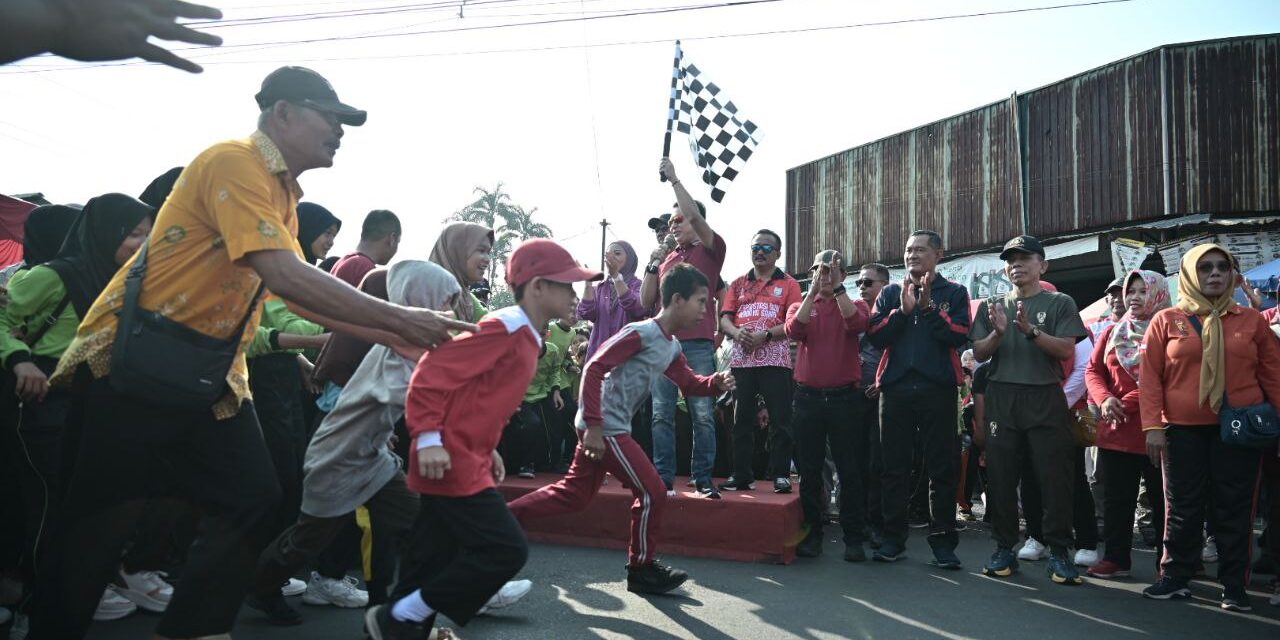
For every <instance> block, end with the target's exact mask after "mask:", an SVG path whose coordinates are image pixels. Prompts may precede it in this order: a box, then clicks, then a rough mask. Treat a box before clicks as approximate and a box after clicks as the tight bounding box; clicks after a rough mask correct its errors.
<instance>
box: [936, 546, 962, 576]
mask: <svg viewBox="0 0 1280 640" xmlns="http://www.w3.org/2000/svg"><path fill="white" fill-rule="evenodd" d="M930 564H932V565H933V566H935V567H937V568H939V569H948V570H950V571H959V570H961V569H963V568H964V564H962V563H961V562H960V556H957V555H956V552H955V551H953V550H951V549H949V548H946V547H937V548H935V549H934V550H933V560H932V561H931V562H930Z"/></svg>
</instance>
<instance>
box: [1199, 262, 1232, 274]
mask: <svg viewBox="0 0 1280 640" xmlns="http://www.w3.org/2000/svg"><path fill="white" fill-rule="evenodd" d="M1196 271H1199V272H1200V273H1213V272H1214V271H1221V272H1223V273H1231V262H1229V261H1227V260H1217V261H1214V262H1201V263H1198V264H1196Z"/></svg>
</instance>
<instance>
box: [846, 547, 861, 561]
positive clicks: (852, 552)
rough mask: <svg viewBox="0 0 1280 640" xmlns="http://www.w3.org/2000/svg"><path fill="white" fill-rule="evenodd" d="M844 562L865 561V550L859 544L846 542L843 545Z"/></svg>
mask: <svg viewBox="0 0 1280 640" xmlns="http://www.w3.org/2000/svg"><path fill="white" fill-rule="evenodd" d="M844 561H845V562H866V561H867V552H866V551H863V549H862V545H861V544H846V545H845V546H844Z"/></svg>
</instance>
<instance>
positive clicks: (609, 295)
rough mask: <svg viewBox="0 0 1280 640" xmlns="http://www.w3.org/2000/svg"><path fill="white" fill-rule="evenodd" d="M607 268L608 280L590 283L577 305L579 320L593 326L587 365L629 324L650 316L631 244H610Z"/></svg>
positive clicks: (618, 242)
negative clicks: (641, 292)
mask: <svg viewBox="0 0 1280 640" xmlns="http://www.w3.org/2000/svg"><path fill="white" fill-rule="evenodd" d="M604 264H605V267H606V268H607V269H608V274H609V277H608V278H606V279H605V280H604V281H603V282H599V283H590V282H588V283H587V288H586V290H585V291H583V292H582V301H581V302H579V303H578V317H579V318H581V319H583V320H589V321H591V323H592V329H591V340H590V341H589V342H588V343H587V354H586V358H585V359H584V362H586V361H589V360H591V356H593V355H595V352H596V349H599V348H600V345H602V344H604V342H605V341H606V340H608V339H609V338H612V337H613V334H615V333H617V332H618V331H621V330H622V328H623V327H625V326H626V325H627V324H629V323H632V322H636V321H638V320H644V319H645V318H646V317H648V316H649V310H648V309H645V308H644V305H642V304H640V279H639V278H637V277H636V266H637V265H638V264H639V260H638V258H637V257H636V250H635V249H633V248H632V247H631V243H629V242H625V241H622V240H619V241H617V242H614V243H613V244H610V245H609V247H608V249H607V250H606V251H605V253H604Z"/></svg>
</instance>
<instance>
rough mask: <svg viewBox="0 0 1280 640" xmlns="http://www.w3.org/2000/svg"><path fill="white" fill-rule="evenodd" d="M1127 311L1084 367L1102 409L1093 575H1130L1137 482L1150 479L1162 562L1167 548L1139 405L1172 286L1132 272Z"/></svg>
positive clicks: (1157, 480) (1124, 294) (1124, 290)
mask: <svg viewBox="0 0 1280 640" xmlns="http://www.w3.org/2000/svg"><path fill="white" fill-rule="evenodd" d="M1120 295H1121V298H1122V299H1123V300H1124V303H1125V308H1126V310H1127V311H1126V312H1125V314H1124V316H1122V317H1121V318H1119V319H1118V320H1117V321H1116V322H1115V323H1113V324H1111V325H1109V326H1107V328H1106V329H1104V330H1103V331H1102V333H1101V334H1099V336H1098V342H1097V344H1096V345H1095V346H1094V349H1093V356H1092V357H1091V358H1090V359H1089V366H1088V368H1086V369H1085V374H1084V375H1085V384H1086V385H1087V386H1088V388H1089V398H1090V400H1092V401H1093V403H1094V404H1096V405H1098V406H1099V407H1101V408H1102V419H1101V420H1100V421H1099V422H1098V442H1097V444H1098V468H1099V473H1098V475H1099V476H1100V477H1101V478H1102V483H1103V489H1104V491H1103V519H1102V520H1103V521H1102V537H1103V541H1104V543H1105V548H1104V551H1103V554H1102V560H1101V561H1099V562H1098V563H1097V564H1095V565H1093V566H1092V567H1090V568H1089V570H1088V574H1089V575H1090V576H1093V577H1095V578H1119V577H1122V576H1127V575H1129V569H1130V567H1131V566H1132V559H1131V557H1130V556H1131V554H1132V552H1133V514H1134V508H1135V507H1136V506H1137V502H1138V482H1139V480H1144V481H1146V483H1147V492H1148V493H1147V495H1148V497H1149V498H1150V501H1151V508H1152V522H1155V523H1158V524H1157V525H1156V526H1157V527H1159V530H1158V531H1157V540H1158V541H1157V542H1156V558H1157V562H1158V561H1159V557H1160V555H1161V554H1162V552H1163V550H1164V547H1163V545H1162V543H1161V542H1159V541H1162V540H1163V539H1164V495H1163V490H1162V489H1161V486H1162V484H1163V481H1162V479H1161V477H1160V468H1159V467H1157V466H1156V465H1155V464H1153V462H1152V460H1150V459H1149V458H1147V444H1146V438H1145V437H1144V436H1143V434H1142V418H1141V416H1140V414H1139V410H1138V385H1139V380H1141V375H1140V374H1141V371H1142V362H1141V353H1142V338H1143V335H1145V334H1146V332H1147V327H1148V326H1149V325H1150V324H1151V318H1152V317H1153V316H1155V314H1156V313H1158V312H1160V311H1162V310H1164V309H1168V308H1169V306H1170V303H1169V288H1168V286H1166V284H1165V280H1164V276H1162V275H1160V274H1158V273H1155V272H1154V271H1132V272H1130V273H1129V275H1128V276H1127V277H1126V278H1125V279H1124V281H1123V282H1122V283H1121V294H1120Z"/></svg>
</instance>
